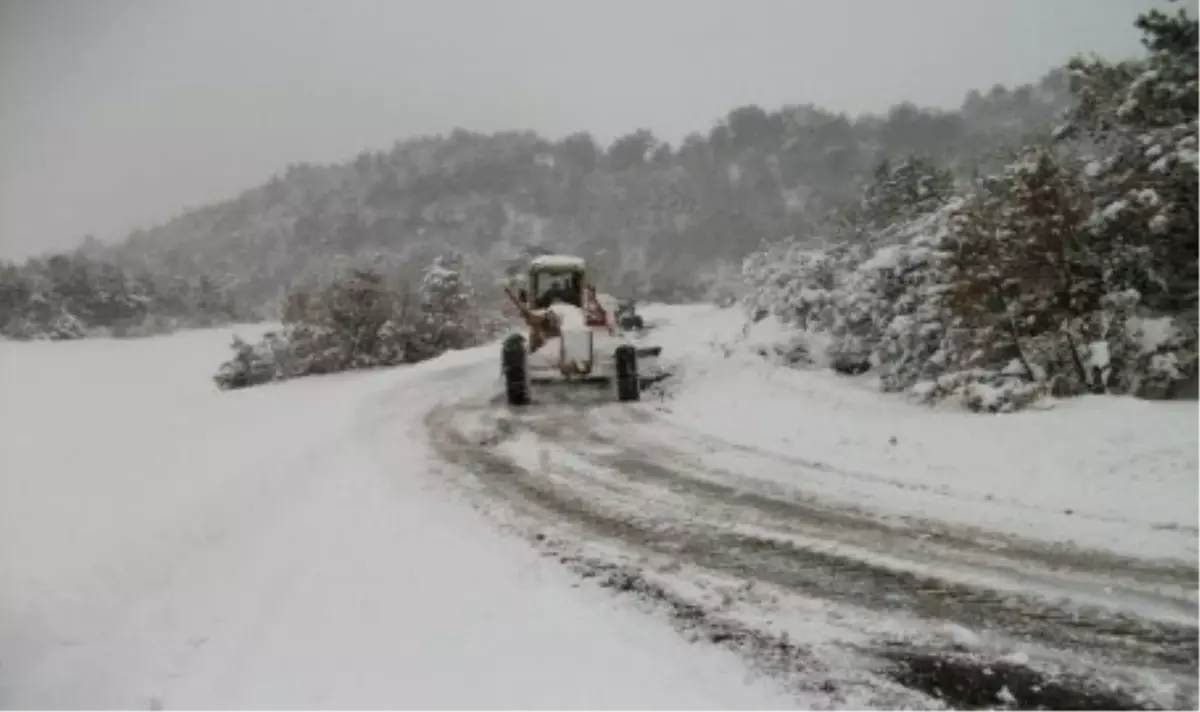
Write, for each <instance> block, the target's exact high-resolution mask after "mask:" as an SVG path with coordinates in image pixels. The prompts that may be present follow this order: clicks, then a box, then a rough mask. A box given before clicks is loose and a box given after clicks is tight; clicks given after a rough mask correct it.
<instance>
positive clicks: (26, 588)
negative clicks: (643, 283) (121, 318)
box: [0, 330, 803, 708]
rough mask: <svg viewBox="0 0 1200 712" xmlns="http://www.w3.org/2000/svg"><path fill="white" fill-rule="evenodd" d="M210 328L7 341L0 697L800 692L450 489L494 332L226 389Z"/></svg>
mask: <svg viewBox="0 0 1200 712" xmlns="http://www.w3.org/2000/svg"><path fill="white" fill-rule="evenodd" d="M241 331H243V332H244V331H246V330H241ZM228 341H229V333H228V331H196V332H189V333H184V334H179V335H176V336H171V337H165V338H155V339H147V340H140V341H125V342H122V341H113V340H95V341H87V342H78V343H57V344H47V343H33V344H16V343H10V342H0V706H4V707H18V708H19V707H92V708H95V707H102V708H103V707H114V706H115V707H133V708H147V707H158V706H161V707H166V708H170V707H243V708H245V707H304V708H312V707H336V708H345V707H436V708H445V707H535V708H562V707H568V708H581V707H586V708H604V707H639V708H644V707H648V706H649V707H690V708H728V707H737V708H746V707H755V708H758V707H770V708H781V707H792V706H795V705H796V704H797V702H796V700H795V699H794V698H791V697H789V696H786V695H784V694H783V693H782V692H781V691H780V690H779V689H777V688H776V687H775V686H774V685H773V684H770V683H768V682H765V681H764V680H763V679H762V678H758V677H755V678H751V677H749V676H748V673H747V672H746V670H745V668H744V667H743V666H742V665H741V663H740V662H739V661H738V660H737V659H736V658H735V657H734V655H733V654H732V653H728V652H725V651H722V650H720V649H718V648H714V647H709V646H696V645H689V644H688V643H686V642H685V641H684V640H683V639H682V638H679V637H678V636H677V635H676V634H675V633H674V631H672V630H671V629H670V628H669V627H668V626H667V625H665V624H664V623H661V622H660V621H657V620H656V619H654V618H653V617H648V616H646V615H645V614H643V613H641V612H638V611H636V610H634V609H632V608H628V607H627V606H628V605H629V603H628V601H624V600H620V599H617V598H615V597H613V596H612V595H611V594H609V593H606V592H603V591H600V590H598V589H595V588H589V587H586V586H584V587H577V586H579V584H578V581H577V580H576V579H574V578H573V577H572V576H571V574H570V573H569V572H567V571H566V570H564V569H562V568H561V567H559V566H558V565H557V564H556V563H555V562H553V561H551V560H548V559H544V558H541V557H539V556H538V555H537V554H536V553H534V552H533V551H532V550H530V549H528V548H527V547H525V546H524V545H523V544H522V542H520V541H519V540H516V539H510V538H506V537H504V536H502V535H501V534H499V533H498V532H496V531H495V530H493V529H492V528H491V527H490V526H489V525H488V524H487V523H486V522H485V521H484V520H482V519H480V518H479V517H478V516H477V515H476V514H475V513H474V512H472V511H471V510H470V509H469V508H467V507H465V506H463V504H462V503H461V502H459V501H455V500H454V499H453V497H451V496H447V492H445V491H444V490H443V488H442V487H441V485H440V483H439V482H438V481H437V480H436V479H435V477H434V474H433V473H435V472H436V470H435V469H433V468H432V467H431V463H430V459H431V453H430V451H429V448H428V447H427V445H426V443H425V442H424V429H423V427H422V424H421V417H422V415H423V412H424V411H425V410H427V409H428V408H429V407H430V406H431V405H432V404H433V403H434V401H435V400H437V399H439V398H445V397H452V396H453V394H454V392H455V390H456V389H464V390H478V389H479V388H481V387H487V386H490V385H492V381H494V379H495V369H494V368H493V367H492V366H493V361H494V356H495V354H494V350H493V349H487V350H485V351H482V352H480V351H474V352H463V353H458V354H453V355H450V356H447V357H445V358H442V359H439V360H437V361H435V362H431V363H428V364H423V365H421V366H417V367H413V368H408V369H397V370H392V371H384V372H374V373H366V374H352V375H339V376H331V377H323V378H311V379H305V380H302V381H296V382H292V383H285V384H279V385H272V386H265V387H260V388H255V389H251V390H247V391H242V392H229V393H221V392H218V391H217V390H216V389H215V388H214V386H213V384H212V381H211V378H210V377H211V374H212V373H213V371H214V370H215V367H216V365H217V363H219V362H220V361H221V360H223V359H224V358H226V356H227V354H228V349H227V344H228ZM801 704H803V703H801Z"/></svg>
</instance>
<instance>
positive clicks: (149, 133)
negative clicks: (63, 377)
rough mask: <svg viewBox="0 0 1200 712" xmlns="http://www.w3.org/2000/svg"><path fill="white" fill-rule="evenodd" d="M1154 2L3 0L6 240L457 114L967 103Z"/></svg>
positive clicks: (348, 150) (517, 116)
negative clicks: (970, 93) (974, 93)
mask: <svg viewBox="0 0 1200 712" xmlns="http://www.w3.org/2000/svg"><path fill="white" fill-rule="evenodd" d="M1164 4H1166V3H1165V2H1159V1H1156V0H379V1H373V0H325V1H317V0H274V1H271V0H189V1H186V2H184V1H182V0H0V256H4V257H20V256H24V255H28V254H30V253H34V252H43V251H45V250H50V249H59V248H63V247H67V246H70V245H71V244H73V243H75V242H77V241H78V240H79V239H80V238H81V237H82V236H83V235H85V234H89V233H91V234H95V235H96V236H98V237H101V238H112V237H119V236H122V235H124V234H125V233H127V232H128V231H129V230H130V229H131V228H133V227H135V226H138V225H142V226H148V225H151V224H154V223H158V222H161V221H163V220H165V219H167V218H169V217H171V216H172V215H175V214H178V213H179V212H180V211H181V210H183V209H184V208H186V207H194V206H198V205H201V204H204V203H207V202H210V201H213V200H217V199H222V198H226V197H232V196H233V195H235V194H236V193H237V192H239V191H240V190H243V189H245V188H248V187H251V186H253V185H256V184H258V183H260V182H262V181H264V180H265V179H267V178H269V177H270V176H271V175H272V174H273V173H274V172H276V171H278V170H280V169H281V168H283V167H284V166H285V165H286V164H287V163H289V162H294V161H315V162H326V161H340V160H345V159H349V158H352V157H353V156H354V155H355V154H356V153H358V152H359V151H361V150H363V149H367V148H370V149H385V148H388V147H390V146H391V145H392V143H393V142H395V141H396V140H397V139H401V138H404V137H407V136H412V135H414V134H422V133H437V132H443V131H448V130H450V129H453V128H454V127H458V126H461V127H464V128H467V129H472V130H477V131H495V130H500V129H535V130H537V131H539V132H542V133H544V134H548V135H550V136H552V137H558V136H562V135H564V134H566V133H569V132H571V131H574V130H579V129H586V130H590V131H592V132H593V134H594V135H595V136H596V137H597V138H598V139H600V140H603V141H609V140H611V139H612V138H613V137H614V136H616V135H619V134H621V133H624V132H627V131H630V130H633V129H635V128H638V127H646V128H650V129H652V130H653V131H655V132H656V133H657V134H659V135H660V136H662V137H664V138H668V139H671V140H677V139H678V138H680V137H681V136H683V135H685V134H686V133H688V132H690V131H694V130H705V131H706V130H707V129H708V128H710V126H711V124H712V122H713V121H714V120H715V119H716V118H717V117H719V116H721V115H723V114H725V113H726V112H727V111H728V110H729V109H730V108H733V107H735V106H738V105H743V104H747V103H757V104H760V105H762V106H763V107H765V108H775V107H778V106H780V105H783V104H789V103H791V104H796V103H805V102H813V103H816V104H819V105H823V106H826V107H829V108H831V109H836V110H842V111H848V112H851V113H858V112H866V111H883V110H886V109H887V107H889V106H890V105H892V104H895V103H897V102H899V101H902V100H911V101H914V102H916V103H918V104H923V105H934V106H943V107H954V106H958V105H959V103H960V102H961V100H962V97H963V95H964V93H965V92H966V91H967V90H969V89H971V88H987V87H989V86H991V85H993V84H995V83H1006V84H1012V83H1021V82H1026V81H1031V80H1036V79H1037V78H1039V77H1040V76H1041V75H1042V74H1043V73H1044V72H1045V71H1046V70H1047V69H1049V68H1050V67H1051V66H1054V65H1057V64H1061V63H1062V62H1063V61H1064V60H1066V59H1067V58H1068V57H1070V56H1071V55H1073V54H1075V53H1079V52H1096V53H1098V54H1102V55H1107V56H1131V55H1134V54H1137V53H1139V52H1140V51H1141V50H1140V46H1139V44H1138V33H1137V31H1136V30H1135V29H1134V28H1133V26H1132V21H1133V19H1134V17H1135V15H1136V14H1137V13H1138V12H1139V11H1141V10H1142V9H1144V8H1146V7H1148V6H1151V5H1158V6H1162V5H1164Z"/></svg>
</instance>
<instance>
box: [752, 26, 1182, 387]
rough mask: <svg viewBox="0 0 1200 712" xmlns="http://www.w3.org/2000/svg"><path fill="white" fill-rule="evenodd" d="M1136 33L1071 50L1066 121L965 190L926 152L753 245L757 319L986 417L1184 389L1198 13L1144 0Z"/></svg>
mask: <svg viewBox="0 0 1200 712" xmlns="http://www.w3.org/2000/svg"><path fill="white" fill-rule="evenodd" d="M1136 26H1137V28H1138V29H1140V30H1141V31H1142V33H1143V35H1144V40H1143V41H1144V44H1145V46H1146V48H1147V49H1148V51H1149V52H1148V56H1147V57H1146V58H1145V59H1142V60H1137V61H1127V62H1121V63H1110V62H1106V61H1101V60H1097V59H1089V60H1084V59H1078V60H1075V61H1072V62H1071V63H1070V64H1069V66H1068V67H1067V68H1066V71H1067V72H1068V73H1069V78H1070V87H1071V92H1072V94H1073V96H1074V98H1075V101H1074V102H1073V104H1072V106H1073V108H1072V110H1071V111H1070V112H1069V114H1068V115H1067V116H1066V119H1065V122H1064V123H1063V124H1062V125H1061V126H1060V127H1059V128H1058V130H1056V131H1055V132H1054V134H1053V136H1050V137H1047V138H1046V140H1044V141H1040V142H1035V143H1031V144H1030V145H1028V146H1026V147H1025V148H1024V149H1023V150H1022V151H1021V152H1020V153H1019V154H1018V155H1017V156H1016V157H1015V159H1014V160H1012V161H1010V162H1009V163H1008V164H1007V165H1006V166H1004V167H1003V168H1002V169H1000V170H997V171H994V172H985V173H981V174H980V175H978V176H976V177H975V178H974V179H973V180H971V181H970V182H968V183H966V184H961V185H956V184H955V181H954V180H953V179H952V177H951V175H950V173H949V171H947V170H945V169H942V168H939V167H938V166H937V164H936V162H934V161H929V160H910V161H905V162H901V163H899V164H889V163H883V164H881V165H880V166H879V168H878V170H877V171H876V173H875V175H874V178H873V181H872V182H871V183H870V184H869V185H868V186H867V189H866V190H865V191H863V193H862V194H861V195H860V197H859V199H858V200H857V201H855V202H854V203H852V204H851V205H849V206H846V207H843V208H841V209H839V210H837V211H835V213H834V214H833V215H832V216H831V219H830V220H829V221H828V222H827V223H826V224H825V226H824V231H823V235H824V239H823V240H820V241H814V240H807V241H789V242H782V243H776V244H774V245H771V246H769V247H767V248H765V249H763V250H761V251H759V252H758V253H756V254H754V255H752V256H751V257H750V258H748V259H747V260H746V262H745V264H744V275H745V277H746V279H747V282H748V286H749V289H750V292H749V294H748V297H747V301H748V305H749V307H750V308H751V310H752V311H753V312H754V314H755V317H756V318H763V317H765V316H767V315H774V316H775V317H777V318H779V319H780V320H782V321H784V322H785V323H787V324H790V325H793V326H795V327H796V328H798V329H800V330H802V331H804V332H805V333H806V334H808V336H809V342H810V345H812V346H813V347H814V349H816V351H817V352H816V353H815V354H814V355H815V356H816V357H817V358H818V359H824V360H827V362H828V363H830V364H831V365H833V366H834V367H835V368H838V369H840V370H845V371H849V372H861V371H864V370H868V369H874V370H875V371H876V372H877V374H878V376H879V379H880V383H881V385H882V386H883V388H885V389H886V390H891V391H906V392H909V393H911V394H913V395H916V396H918V397H920V398H923V399H927V400H937V399H941V398H945V397H959V398H962V399H964V400H965V402H966V403H967V404H968V405H970V406H971V407H973V408H976V409H980V410H988V411H996V410H1011V409H1014V408H1018V407H1021V406H1022V405H1025V404H1028V403H1029V402H1031V401H1033V400H1034V399H1036V398H1037V397H1039V396H1041V395H1043V394H1046V393H1052V394H1055V395H1059V396H1067V395H1074V394H1080V393H1128V394H1135V395H1138V396H1143V397H1149V398H1168V397H1175V396H1179V395H1183V394H1191V393H1192V392H1193V391H1194V389H1195V383H1196V372H1197V333H1196V332H1197V272H1196V259H1197V250H1198V245H1197V233H1198V230H1200V227H1198V223H1197V213H1196V201H1197V191H1198V184H1197V89H1198V87H1197V24H1196V21H1195V19H1193V18H1191V17H1189V16H1188V15H1187V14H1185V13H1184V12H1183V11H1180V12H1179V13H1178V14H1176V15H1173V16H1171V15H1167V14H1164V13H1162V12H1159V11H1151V12H1148V13H1145V14H1143V15H1141V16H1139V17H1138V19H1137V21H1136ZM817 344H820V347H819V348H818V347H817V346H816V345H817Z"/></svg>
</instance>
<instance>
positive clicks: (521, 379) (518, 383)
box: [500, 334, 529, 406]
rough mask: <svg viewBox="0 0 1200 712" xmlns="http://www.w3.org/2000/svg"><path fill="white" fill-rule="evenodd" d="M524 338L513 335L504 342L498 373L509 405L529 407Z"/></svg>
mask: <svg viewBox="0 0 1200 712" xmlns="http://www.w3.org/2000/svg"><path fill="white" fill-rule="evenodd" d="M525 357H526V354H525V338H524V337H522V336H521V335H520V334H513V335H511V336H509V337H508V338H507V339H505V340H504V346H503V348H502V350H501V352H500V365H501V368H500V371H501V374H502V375H503V376H504V392H505V395H506V396H507V397H508V404H509V405H517V406H521V405H529V374H528V371H527V369H526V364H525Z"/></svg>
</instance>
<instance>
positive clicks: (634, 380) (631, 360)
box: [615, 344, 642, 402]
mask: <svg viewBox="0 0 1200 712" xmlns="http://www.w3.org/2000/svg"><path fill="white" fill-rule="evenodd" d="M615 357H616V358H615V361H616V367H617V400H619V401H624V402H628V401H635V400H639V399H641V397H642V383H641V381H640V380H638V369H637V350H636V349H634V348H633V346H630V345H629V344H623V345H621V346H618V347H617V351H616V354H615Z"/></svg>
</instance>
